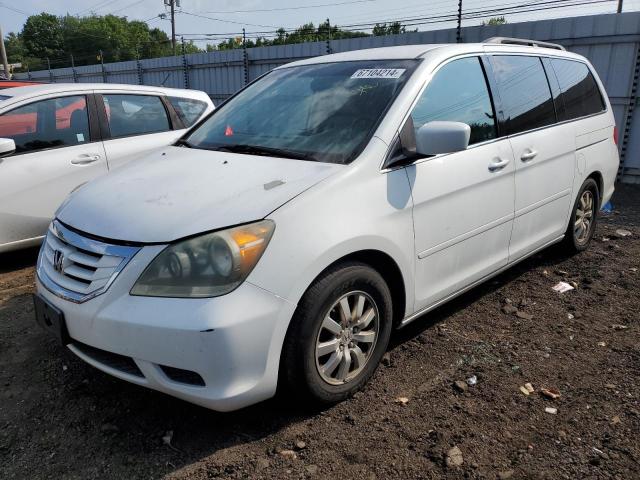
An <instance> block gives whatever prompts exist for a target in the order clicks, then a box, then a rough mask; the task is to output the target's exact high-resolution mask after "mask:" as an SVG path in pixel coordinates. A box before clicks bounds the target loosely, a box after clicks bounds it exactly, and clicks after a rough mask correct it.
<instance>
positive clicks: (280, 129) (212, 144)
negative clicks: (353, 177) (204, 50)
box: [180, 60, 417, 163]
mask: <svg viewBox="0 0 640 480" xmlns="http://www.w3.org/2000/svg"><path fill="white" fill-rule="evenodd" d="M416 64H417V61H416V60H382V61H357V62H339V63H325V64H314V65H304V66H299V67H290V68H283V69H279V70H274V71H273V72H271V73H269V74H268V75H266V76H265V77H264V78H262V79H260V80H258V81H257V82H256V83H254V84H252V85H250V86H249V87H247V88H246V89H245V90H243V91H242V92H240V93H239V94H238V95H236V96H235V97H233V98H232V99H230V100H229V101H228V102H226V103H225V104H223V105H222V106H221V107H220V108H219V109H218V110H216V111H215V112H214V114H213V115H212V116H211V117H209V118H208V119H207V120H206V121H205V122H204V123H203V124H202V125H200V126H199V127H198V128H197V129H196V130H194V131H193V132H192V133H191V134H190V135H189V136H188V137H187V138H186V139H184V140H182V141H181V142H180V143H181V144H182V145H185V146H188V147H192V148H205V149H212V150H224V151H231V152H237V153H250V154H257V155H260V154H262V155H272V156H284V157H288V158H297V159H303V160H316V161H321V162H332V163H348V162H350V161H351V160H353V159H354V158H355V157H356V156H357V155H358V154H359V153H360V151H361V150H362V149H363V148H364V147H365V145H366V144H367V142H368V141H369V138H371V135H373V132H374V130H375V128H376V126H377V125H378V123H379V122H380V120H381V119H382V117H383V116H384V113H385V112H386V111H387V109H388V108H389V106H390V105H391V103H392V101H393V100H394V98H395V97H396V95H397V94H398V92H399V91H400V90H401V88H402V87H403V85H404V83H405V82H406V81H407V79H408V78H409V76H410V75H411V72H412V71H413V69H414V68H415V66H416Z"/></svg>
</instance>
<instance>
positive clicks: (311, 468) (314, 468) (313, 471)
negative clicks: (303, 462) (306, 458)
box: [304, 465, 318, 475]
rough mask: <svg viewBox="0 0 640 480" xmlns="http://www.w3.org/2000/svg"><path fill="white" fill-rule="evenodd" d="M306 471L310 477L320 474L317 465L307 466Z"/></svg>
mask: <svg viewBox="0 0 640 480" xmlns="http://www.w3.org/2000/svg"><path fill="white" fill-rule="evenodd" d="M304 469H305V470H306V471H307V473H308V474H309V475H315V474H316V473H318V466H317V465H307V466H306V467H304Z"/></svg>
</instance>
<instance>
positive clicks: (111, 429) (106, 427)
mask: <svg viewBox="0 0 640 480" xmlns="http://www.w3.org/2000/svg"><path fill="white" fill-rule="evenodd" d="M100 430H102V431H103V432H104V433H116V432H119V431H120V429H119V428H118V427H117V426H116V425H114V424H113V423H104V424H103V425H102V426H101V427H100Z"/></svg>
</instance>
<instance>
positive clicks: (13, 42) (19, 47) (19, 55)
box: [4, 32, 25, 63]
mask: <svg viewBox="0 0 640 480" xmlns="http://www.w3.org/2000/svg"><path fill="white" fill-rule="evenodd" d="M4 46H5V48H6V49H7V60H9V63H18V62H22V61H23V60H24V58H25V48H24V43H23V41H22V37H21V36H20V35H19V34H16V33H14V32H9V35H7V36H6V37H5V38H4Z"/></svg>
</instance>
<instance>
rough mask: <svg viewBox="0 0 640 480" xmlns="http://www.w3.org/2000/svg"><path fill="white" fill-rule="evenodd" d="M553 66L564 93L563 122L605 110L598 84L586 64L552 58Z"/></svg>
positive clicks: (562, 98)
mask: <svg viewBox="0 0 640 480" xmlns="http://www.w3.org/2000/svg"><path fill="white" fill-rule="evenodd" d="M551 65H552V67H553V71H554V72H555V74H556V78H557V79H558V83H559V84H560V90H561V91H562V93H561V94H560V99H561V101H562V103H563V104H564V115H563V116H564V118H561V120H571V119H574V118H579V117H584V116H586V115H591V114H593V113H598V112H601V111H603V110H604V109H605V104H604V101H603V99H602V95H601V93H600V89H599V88H598V84H597V83H596V80H595V78H593V75H592V73H591V72H590V71H589V68H588V67H587V66H586V65H585V64H584V63H581V62H575V61H572V60H559V59H557V58H552V59H551Z"/></svg>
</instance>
